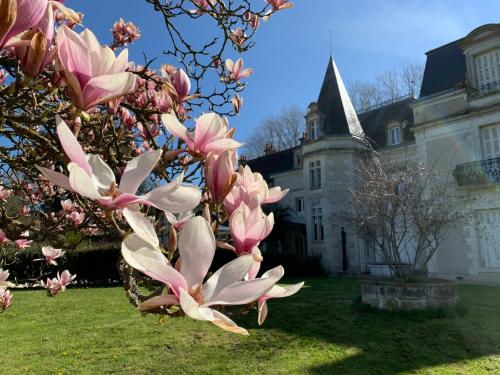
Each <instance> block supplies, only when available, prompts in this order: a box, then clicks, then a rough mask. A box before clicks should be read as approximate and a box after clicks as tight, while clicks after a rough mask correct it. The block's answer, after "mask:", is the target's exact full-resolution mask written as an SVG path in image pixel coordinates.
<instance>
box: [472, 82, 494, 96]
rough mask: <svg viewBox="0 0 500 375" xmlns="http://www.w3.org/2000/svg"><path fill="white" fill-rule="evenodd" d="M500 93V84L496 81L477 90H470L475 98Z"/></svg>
mask: <svg viewBox="0 0 500 375" xmlns="http://www.w3.org/2000/svg"><path fill="white" fill-rule="evenodd" d="M498 92H500V82H499V81H494V82H491V83H487V84H484V85H481V86H479V87H477V88H472V87H470V88H469V94H470V95H471V96H473V97H479V96H486V95H491V94H495V93H498Z"/></svg>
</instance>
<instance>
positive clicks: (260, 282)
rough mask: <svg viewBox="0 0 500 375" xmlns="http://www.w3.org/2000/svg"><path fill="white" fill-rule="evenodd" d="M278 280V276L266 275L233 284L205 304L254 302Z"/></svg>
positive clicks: (206, 305) (205, 305)
mask: <svg viewBox="0 0 500 375" xmlns="http://www.w3.org/2000/svg"><path fill="white" fill-rule="evenodd" d="M278 280H279V279H278V278H276V277H266V278H259V279H253V280H247V281H240V282H238V283H234V284H231V285H229V286H227V287H225V288H224V289H222V290H221V291H220V293H219V294H217V295H214V296H213V297H212V299H210V300H209V301H205V303H204V304H203V306H204V307H208V306H210V305H244V304H247V303H250V302H253V301H255V300H257V299H259V297H261V296H262V295H264V294H265V293H266V292H267V291H269V290H270V289H271V288H272V287H273V286H274V285H275V284H276V283H277V282H278Z"/></svg>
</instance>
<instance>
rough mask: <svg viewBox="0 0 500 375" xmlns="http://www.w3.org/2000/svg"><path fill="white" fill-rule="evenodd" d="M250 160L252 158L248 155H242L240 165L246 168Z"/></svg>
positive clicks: (239, 160)
mask: <svg viewBox="0 0 500 375" xmlns="http://www.w3.org/2000/svg"><path fill="white" fill-rule="evenodd" d="M248 160H250V158H249V157H248V156H247V155H240V158H239V159H238V164H239V165H241V166H245V164H246V163H247V162H248Z"/></svg>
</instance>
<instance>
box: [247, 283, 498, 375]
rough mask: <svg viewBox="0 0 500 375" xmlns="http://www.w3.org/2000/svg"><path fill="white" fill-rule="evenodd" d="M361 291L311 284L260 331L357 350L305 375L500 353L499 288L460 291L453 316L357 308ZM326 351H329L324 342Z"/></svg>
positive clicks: (401, 368) (456, 361)
mask: <svg viewBox="0 0 500 375" xmlns="http://www.w3.org/2000/svg"><path fill="white" fill-rule="evenodd" d="M359 294H360V287H359V283H358V281H357V280H355V279H310V280H306V287H305V288H304V289H303V290H302V291H301V292H300V293H299V294H297V295H295V296H294V297H290V298H289V299H283V300H275V301H270V303H269V307H270V311H271V313H270V315H269V318H268V321H266V323H265V325H264V327H263V328H264V329H265V328H268V329H278V330H281V331H283V332H286V333H287V334H289V335H294V336H303V337H305V338H314V339H316V340H320V342H325V343H328V344H332V345H331V346H336V347H340V348H342V349H344V350H348V349H349V350H348V353H353V354H352V355H351V356H349V355H348V354H345V355H343V356H342V358H340V359H336V358H335V357H336V356H335V355H332V362H331V363H328V364H323V365H319V366H311V367H309V368H308V369H307V372H309V373H313V374H393V373H401V372H411V371H415V370H419V369H423V368H426V367H433V366H439V365H449V366H453V365H454V366H460V362H463V361H467V360H470V359H474V358H479V357H483V356H488V355H493V354H498V353H500V288H499V287H486V286H472V285H463V286H461V287H460V297H461V303H460V307H459V309H458V310H457V311H456V312H455V313H451V314H450V312H449V311H440V310H437V311H430V312H429V311H427V312H420V313H404V312H403V313H390V312H381V311H378V310H373V309H365V308H360V307H359V305H358V304H357V303H356V302H354V303H353V301H356V298H357V297H358V296H359ZM250 324H251V323H250ZM325 350H331V349H329V348H328V345H327V346H325ZM337 357H338V356H337ZM479 366H483V364H479ZM484 366H485V367H479V369H478V370H479V371H481V370H482V371H484V372H487V371H488V370H489V369H488V367H487V366H488V364H487V363H484ZM490 366H491V364H490ZM493 366H495V364H493ZM496 366H498V363H496ZM495 368H496V369H497V370H498V367H495ZM453 373H454V372H453Z"/></svg>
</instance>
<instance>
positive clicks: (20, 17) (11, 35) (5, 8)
mask: <svg viewBox="0 0 500 375" xmlns="http://www.w3.org/2000/svg"><path fill="white" fill-rule="evenodd" d="M47 4H48V1H47V0H2V1H0V25H2V27H1V28H0V48H6V47H12V46H15V45H17V44H18V43H20V41H21V40H22V39H23V38H22V35H23V33H25V32H28V31H29V29H31V28H32V27H34V26H35V25H37V24H38V23H39V22H40V20H41V19H42V17H43V15H44V12H45V10H46V9H47ZM25 43H27V44H28V43H29V41H27V42H25Z"/></svg>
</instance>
